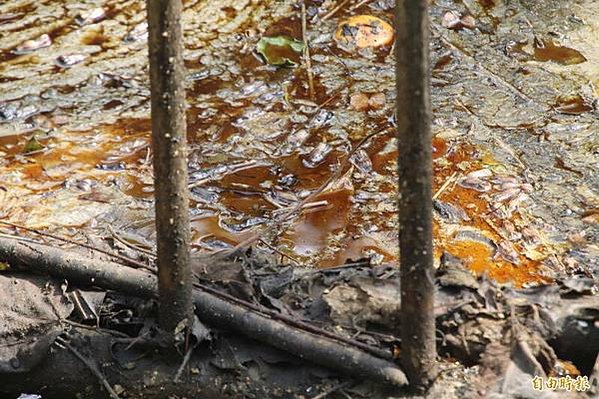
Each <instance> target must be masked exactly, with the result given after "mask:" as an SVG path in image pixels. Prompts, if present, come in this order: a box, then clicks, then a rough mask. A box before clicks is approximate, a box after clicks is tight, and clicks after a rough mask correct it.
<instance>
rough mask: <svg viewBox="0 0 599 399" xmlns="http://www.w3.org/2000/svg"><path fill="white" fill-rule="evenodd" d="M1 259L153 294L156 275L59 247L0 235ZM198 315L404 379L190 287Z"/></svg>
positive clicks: (363, 374)
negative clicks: (3, 237)
mask: <svg viewBox="0 0 599 399" xmlns="http://www.w3.org/2000/svg"><path fill="white" fill-rule="evenodd" d="M0 261H3V262H7V263H8V264H9V265H10V266H11V268H15V269H17V270H23V271H35V272H38V273H43V274H49V275H51V276H54V277H57V278H61V279H65V278H66V279H68V280H70V281H71V282H72V283H75V284H85V285H93V286H98V287H101V288H104V289H110V290H117V291H122V292H125V293H127V294H130V295H135V296H140V297H145V298H153V297H156V293H157V287H158V282H157V279H156V276H154V275H153V274H150V273H146V272H143V271H141V270H139V269H132V268H128V267H124V266H121V265H119V264H116V263H112V262H104V261H97V260H93V259H90V258H83V257H80V256H77V255H74V254H71V253H68V252H66V251H64V250H61V249H58V248H46V247H43V246H41V245H36V244H29V243H26V244H25V243H21V242H19V241H16V240H9V239H0ZM193 303H194V304H195V306H196V314H197V315H198V317H199V319H200V320H202V321H204V322H206V323H208V324H212V325H217V326H220V327H223V328H227V329H232V330H234V331H236V332H238V333H240V334H243V335H245V336H247V337H250V338H253V339H256V340H258V341H261V342H263V343H266V344H268V345H272V346H274V347H276V348H278V349H281V350H284V351H287V352H290V353H293V354H295V355H296V356H298V357H300V358H302V359H306V360H309V361H311V362H314V363H316V364H319V365H322V366H325V367H329V368H331V369H333V370H337V371H339V372H342V373H345V374H347V375H351V376H354V377H358V378H363V379H370V380H373V381H378V382H380V383H386V384H391V385H395V386H402V385H404V384H406V383H407V380H406V377H405V375H404V373H403V372H402V371H401V369H400V368H399V367H398V366H397V365H395V364H394V363H392V362H390V361H388V360H384V359H381V358H379V357H376V356H373V355H371V354H368V353H366V352H363V351H361V350H358V349H356V348H354V347H351V346H349V345H347V344H341V343H339V342H337V341H335V340H332V339H330V338H327V337H324V336H320V335H317V334H314V333H310V332H307V331H305V330H302V329H299V328H293V327H291V326H289V325H287V324H285V323H283V322H280V321H276V320H273V319H272V318H270V317H268V316H265V315H262V314H260V313H258V312H255V311H252V310H251V309H248V308H246V307H243V306H240V305H238V304H234V303H231V302H228V301H226V300H224V299H221V298H219V297H217V296H215V295H213V294H210V293H208V292H203V291H200V290H194V291H193Z"/></svg>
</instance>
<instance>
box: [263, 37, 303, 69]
mask: <svg viewBox="0 0 599 399" xmlns="http://www.w3.org/2000/svg"><path fill="white" fill-rule="evenodd" d="M304 47H305V45H304V42H302V41H300V40H296V39H294V38H292V37H290V36H274V37H267V36H265V37H262V38H261V39H260V41H259V42H258V44H257V45H256V51H257V52H258V54H260V55H261V56H262V57H263V58H264V61H265V62H266V63H267V64H269V65H275V66H281V67H293V66H296V65H298V64H299V61H300V55H301V53H302V51H304Z"/></svg>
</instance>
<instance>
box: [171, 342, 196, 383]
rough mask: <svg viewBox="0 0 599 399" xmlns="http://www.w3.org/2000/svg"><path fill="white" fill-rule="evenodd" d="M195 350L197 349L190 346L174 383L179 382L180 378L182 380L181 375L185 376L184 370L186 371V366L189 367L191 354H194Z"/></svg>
mask: <svg viewBox="0 0 599 399" xmlns="http://www.w3.org/2000/svg"><path fill="white" fill-rule="evenodd" d="M194 348H195V346H190V347H189V348H188V349H187V352H185V356H184V357H183V361H181V365H180V366H179V369H178V370H177V374H175V378H174V380H173V381H174V382H178V381H179V378H181V374H183V369H185V366H187V363H189V359H190V358H191V354H192V353H193V349H194Z"/></svg>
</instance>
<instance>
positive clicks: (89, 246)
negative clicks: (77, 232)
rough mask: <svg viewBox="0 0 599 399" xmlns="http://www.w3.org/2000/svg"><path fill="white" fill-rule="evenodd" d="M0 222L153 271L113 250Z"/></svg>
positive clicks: (0, 222) (2, 222) (1, 222)
mask: <svg viewBox="0 0 599 399" xmlns="http://www.w3.org/2000/svg"><path fill="white" fill-rule="evenodd" d="M0 224H4V225H6V226H10V227H13V228H16V229H21V230H25V231H29V232H31V233H35V234H38V235H40V236H42V237H49V238H53V239H55V240H58V241H62V242H65V243H67V244H72V245H77V246H79V247H82V248H87V249H89V250H92V251H95V252H99V253H101V254H104V255H108V256H110V257H111V258H115V259H119V260H122V261H124V262H126V263H127V264H128V265H130V266H133V267H135V268H142V269H147V270H150V271H153V270H152V268H150V266H148V265H146V264H145V263H143V262H139V261H137V260H135V259H131V258H129V257H127V256H123V255H119V254H115V253H113V252H109V251H106V250H103V249H100V248H97V247H94V246H92V245H88V244H84V243H82V242H78V241H74V240H71V239H69V238H65V237H61V236H57V235H54V234H51V233H46V232H43V231H40V230H37V229H32V228H29V227H25V226H22V225H20V224H16V223H11V222H7V221H5V220H0Z"/></svg>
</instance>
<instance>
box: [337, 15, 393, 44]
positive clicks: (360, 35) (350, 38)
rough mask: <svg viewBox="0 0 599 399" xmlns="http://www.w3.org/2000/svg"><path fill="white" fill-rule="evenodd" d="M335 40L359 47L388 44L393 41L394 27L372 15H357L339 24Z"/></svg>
mask: <svg viewBox="0 0 599 399" xmlns="http://www.w3.org/2000/svg"><path fill="white" fill-rule="evenodd" d="M335 40H336V41H337V42H339V43H341V44H345V45H350V46H355V47H358V48H365V47H381V46H388V45H390V44H391V42H392V41H393V27H392V26H391V25H390V24H388V23H387V22H385V21H383V20H382V19H380V18H377V17H374V16H372V15H355V16H353V17H350V18H348V19H346V20H345V21H343V22H341V23H340V24H339V26H338V27H337V30H336V31H335Z"/></svg>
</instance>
